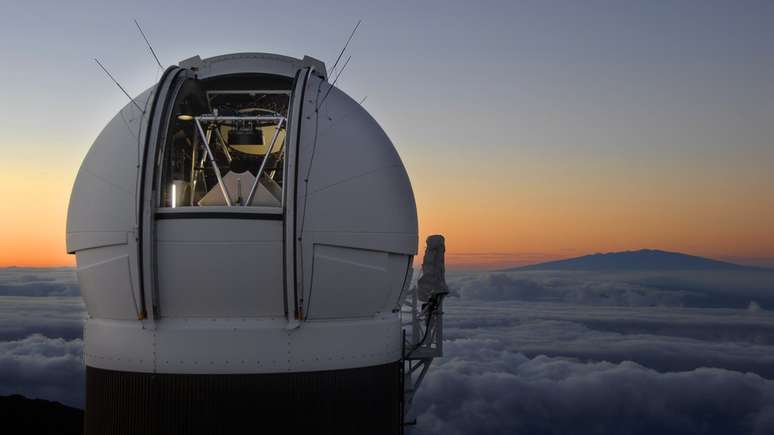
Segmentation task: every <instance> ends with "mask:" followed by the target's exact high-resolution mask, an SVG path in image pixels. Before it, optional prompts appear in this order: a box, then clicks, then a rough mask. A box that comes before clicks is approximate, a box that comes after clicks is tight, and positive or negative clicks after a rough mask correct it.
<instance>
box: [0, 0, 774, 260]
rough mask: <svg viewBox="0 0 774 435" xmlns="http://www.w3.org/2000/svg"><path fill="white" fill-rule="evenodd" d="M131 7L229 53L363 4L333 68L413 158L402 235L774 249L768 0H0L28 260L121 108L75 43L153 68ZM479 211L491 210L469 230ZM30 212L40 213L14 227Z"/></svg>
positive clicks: (327, 32) (146, 21)
mask: <svg viewBox="0 0 774 435" xmlns="http://www.w3.org/2000/svg"><path fill="white" fill-rule="evenodd" d="M134 18H136V19H138V20H139V21H140V23H141V24H142V25H143V27H144V29H145V31H146V33H147V34H148V36H149V37H150V39H151V41H152V42H153V44H154V46H155V48H156V51H157V52H158V54H159V56H160V58H161V60H162V62H163V63H164V64H165V65H169V64H173V63H177V62H178V61H180V60H182V59H184V58H187V57H189V56H192V55H196V54H199V55H201V56H202V57H207V56H212V55H217V54H223V53H229V52H238V51H266V52H277V53H282V54H287V55H291V56H298V57H301V56H303V55H311V56H314V57H317V58H319V59H321V60H323V61H325V62H326V63H328V65H331V64H332V63H333V61H334V60H335V58H336V55H337V54H338V51H339V49H340V48H341V46H342V45H343V43H344V41H345V39H346V37H347V35H348V34H349V32H350V30H351V29H352V27H353V26H354V24H355V23H356V22H357V20H358V19H362V20H363V24H362V25H361V27H360V29H359V30H358V34H357V35H356V37H355V39H354V40H353V42H352V44H351V47H350V49H349V52H350V54H351V55H352V61H351V62H350V64H349V66H348V67H347V70H346V71H345V72H344V74H343V75H342V77H341V79H340V80H339V85H340V86H341V87H342V88H343V89H344V90H345V91H346V92H348V93H349V94H350V95H352V96H353V97H354V98H355V99H357V100H360V99H362V98H364V97H367V100H366V103H365V106H366V108H367V109H368V110H369V111H371V113H372V114H373V115H374V117H375V118H376V119H378V120H379V122H380V123H381V124H382V125H383V127H384V128H385V130H386V131H387V133H388V134H389V135H390V137H391V138H392V139H393V141H394V142H395V144H396V147H397V148H398V150H399V152H400V153H401V156H402V157H403V159H404V162H405V163H406V166H407V168H408V170H409V173H410V175H411V176H412V181H413V185H414V189H415V193H416V195H417V201H418V205H419V209H420V232H421V233H422V234H427V233H433V232H443V233H445V234H447V236H448V238H449V239H450V240H452V241H456V247H455V245H450V247H451V249H452V251H455V250H456V252H458V253H460V254H466V253H481V252H496V253H501V254H504V255H505V256H506V257H507V258H508V260H507V261H510V262H511V263H513V262H515V261H516V260H517V259H518V258H519V257H518V256H519V255H523V254H524V253H525V252H530V253H534V252H540V254H541V255H543V257H545V258H555V257H558V256H561V255H562V253H563V252H567V251H577V252H579V253H586V252H593V251H606V250H621V249H638V248H645V247H650V248H662V249H672V250H679V251H684V252H689V253H693V254H700V255H708V256H715V257H722V258H726V259H735V260H739V261H743V262H748V263H755V264H774V236H772V235H771V232H770V231H768V226H766V225H763V223H762V222H765V221H767V220H768V221H771V220H772V219H774V202H773V201H772V200H771V196H770V195H767V193H768V192H769V191H770V187H771V186H772V185H774V175H772V174H774V171H773V170H772V167H774V146H773V145H772V137H774V123H772V122H771V121H772V119H774V82H772V80H771V77H774V45H772V44H771V41H772V40H774V30H773V29H774V26H772V25H771V23H772V22H774V3H771V2H765V1H745V2H734V1H725V2H721V1H681V2H667V1H648V2H633V1H630V2H620V1H618V2H613V1H589V2H576V1H487V2H481V3H476V2H461V1H445V2H439V1H424V2H402V1H395V2H379V3H376V2H354V1H338V2H325V1H316V2H292V1H282V2H274V3H272V2H234V1H219V2H213V1H209V2H205V1H199V0H190V1H185V2H179V1H169V2H149V1H135V2H96V1H95V2H86V1H74V2H54V1H29V2H8V3H6V4H5V5H4V6H3V8H2V14H0V56H2V58H3V65H4V67H3V68H2V69H0V83H2V85H0V100H2V101H3V103H4V104H2V105H0V128H2V129H3V131H4V136H3V139H0V149H1V150H2V152H3V154H4V159H3V160H4V161H5V163H4V164H3V166H4V167H3V169H4V171H3V172H5V173H6V175H5V176H6V177H8V180H9V181H8V182H9V183H12V184H15V185H20V186H23V185H25V184H28V183H29V181H25V179H24V176H23V175H24V174H22V173H21V172H22V170H24V169H25V168H35V169H36V171H37V172H35V174H34V175H33V178H36V179H39V180H43V181H41V183H44V185H45V186H50V187H47V188H46V189H45V191H44V192H40V193H35V192H38V190H33V189H30V190H29V191H25V190H24V189H23V188H22V187H18V188H15V190H14V191H12V193H15V194H16V196H17V197H18V198H19V199H18V201H17V203H19V204H24V203H25V198H27V197H29V195H39V196H40V198H41V200H39V201H36V202H37V205H35V206H33V207H31V208H29V209H26V210H21V209H20V208H16V207H14V211H13V212H12V213H11V214H10V215H6V217H5V219H6V220H8V222H7V223H6V225H5V227H6V228H14V229H15V230H14V232H15V233H16V234H19V237H22V236H23V237H26V239H28V240H32V239H33V238H41V240H40V241H39V244H40V246H41V248H40V249H38V251H46V252H49V251H51V252H55V254H56V256H55V258H54V254H50V256H52V259H51V261H48V262H46V261H41V262H40V263H41V264H63V263H67V261H66V257H64V254H63V253H62V250H63V239H64V237H63V236H62V232H63V226H62V225H63V222H62V221H63V220H64V213H65V208H66V200H54V199H51V198H61V197H66V195H67V194H68V193H69V186H71V183H72V179H73V177H74V175H75V172H76V171H77V167H78V165H79V163H80V161H81V159H82V157H83V155H84V154H85V152H86V150H87V149H88V147H89V146H90V144H91V142H92V140H93V138H94V137H96V135H97V133H98V132H99V130H100V129H101V128H102V126H103V125H104V124H105V123H106V122H107V121H108V120H109V119H110V118H111V117H112V116H113V114H114V113H115V112H116V111H117V110H118V108H120V107H121V106H123V105H124V104H126V98H125V97H124V96H123V95H122V94H121V93H120V92H119V91H118V89H116V88H115V86H114V85H113V84H112V83H111V82H110V81H109V80H108V79H107V78H106V77H104V75H103V73H102V72H101V71H100V70H99V69H98V67H97V66H96V65H95V64H94V62H93V60H92V58H94V57H99V58H101V59H102V60H103V61H104V62H105V64H106V65H107V66H108V67H109V68H110V70H111V71H112V72H113V74H114V75H115V76H116V77H117V78H118V79H119V81H121V83H122V84H123V85H124V86H125V87H126V88H127V89H128V90H129V91H130V92H131V93H132V94H137V93H139V92H140V91H142V90H143V89H145V88H147V87H149V86H150V85H151V84H152V83H153V82H154V81H155V79H156V77H157V76H158V74H159V71H158V68H157V67H156V66H155V63H154V62H153V60H152V58H151V57H150V55H149V54H148V52H147V49H146V47H145V45H144V42H143V41H142V39H141V37H140V36H139V34H138V32H137V30H136V29H135V27H134V24H133V23H132V19H134ZM6 165H7V166H6ZM26 175H28V176H29V174H26ZM3 181H4V182H5V180H3ZM54 186H56V187H54ZM460 203H465V204H468V207H466V210H464V211H462V212H460V211H459V207H458V204H460ZM482 208H486V209H487V210H488V211H489V214H491V215H493V216H498V217H499V219H495V220H492V221H490V222H487V223H486V225H485V226H484V225H481V227H482V228H474V229H471V228H470V225H469V224H468V223H469V222H470V219H475V216H477V215H478V214H479V213H478V211H479V210H480V209H482ZM46 210H49V211H50V212H46ZM31 214H35V215H40V214H47V215H49V216H50V218H49V220H42V221H39V222H38V221H36V224H35V227H34V229H33V228H32V227H30V228H27V229H24V228H25V225H26V224H25V222H28V221H29V220H30V215H31ZM483 227H486V228H483ZM589 227H592V231H589ZM39 228H46V229H48V230H47V231H50V235H49V236H46V238H45V239H43V236H42V235H38V234H37V233H38V232H39V231H40V230H39ZM3 231H5V232H0V240H3V241H5V242H6V243H13V242H15V240H16V239H14V237H13V234H11V233H10V230H8V231H6V230H3ZM25 231H26V232H25ZM503 233H507V234H508V236H507V237H505V238H503V237H502V234H503ZM46 234H48V233H46ZM36 240H37V239H36ZM36 243H38V242H36ZM55 245H56V246H55ZM509 255H510V257H509ZM25 258H26V257H25ZM20 263H24V261H20ZM0 264H11V260H7V261H4V262H2V261H0Z"/></svg>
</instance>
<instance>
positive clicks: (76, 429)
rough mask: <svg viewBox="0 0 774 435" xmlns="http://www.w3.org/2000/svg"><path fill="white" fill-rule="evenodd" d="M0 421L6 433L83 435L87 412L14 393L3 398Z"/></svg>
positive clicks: (0, 407)
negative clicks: (84, 414)
mask: <svg viewBox="0 0 774 435" xmlns="http://www.w3.org/2000/svg"><path fill="white" fill-rule="evenodd" d="M0 422H2V428H3V433H7V434H36V435H38V434H40V435H48V434H51V435H54V434H56V435H80V434H82V433H83V411H82V410H80V409H77V408H71V407H69V406H65V405H62V404H61V403H59V402H50V401H48V400H41V399H27V398H26V397H23V396H20V395H18V394H14V395H13V396H0Z"/></svg>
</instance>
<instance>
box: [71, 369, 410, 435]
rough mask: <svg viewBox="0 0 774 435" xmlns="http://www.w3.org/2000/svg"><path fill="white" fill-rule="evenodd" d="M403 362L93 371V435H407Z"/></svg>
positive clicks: (89, 410)
mask: <svg viewBox="0 0 774 435" xmlns="http://www.w3.org/2000/svg"><path fill="white" fill-rule="evenodd" d="M402 389H403V388H402V379H401V367H400V362H395V363H392V364H386V365H381V366H374V367H363V368H356V369H346V370H330V371H320V372H304V373H279V374H246V375H173V374H150V373H133V372H118V371H112V370H103V369H97V368H93V367H86V415H85V426H86V427H85V433H86V435H119V434H120V435H198V434H208V435H216V434H223V435H232V434H269V433H279V432H280V431H282V432H283V433H286V434H293V433H309V434H326V433H336V434H385V435H386V434H390V435H394V434H400V433H402V427H403V425H402V414H401V407H402V392H403V391H402Z"/></svg>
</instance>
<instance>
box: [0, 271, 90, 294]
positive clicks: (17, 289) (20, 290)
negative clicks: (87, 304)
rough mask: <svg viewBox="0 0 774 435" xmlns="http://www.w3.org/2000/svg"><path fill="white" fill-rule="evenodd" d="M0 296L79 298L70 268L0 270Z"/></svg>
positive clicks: (73, 273)
mask: <svg viewBox="0 0 774 435" xmlns="http://www.w3.org/2000/svg"><path fill="white" fill-rule="evenodd" d="M0 296H80V291H79V289H78V281H77V278H76V276H75V271H74V270H73V269H70V268H55V269H53V268H52V269H38V268H21V267H9V268H0Z"/></svg>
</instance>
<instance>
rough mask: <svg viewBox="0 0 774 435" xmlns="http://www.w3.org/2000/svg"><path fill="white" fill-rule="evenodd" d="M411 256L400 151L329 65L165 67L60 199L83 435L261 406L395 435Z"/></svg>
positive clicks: (208, 421)
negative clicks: (79, 346) (75, 312)
mask: <svg viewBox="0 0 774 435" xmlns="http://www.w3.org/2000/svg"><path fill="white" fill-rule="evenodd" d="M416 249H417V216H416V206H415V203H414V197H413V193H412V189H411V184H410V182H409V179H408V176H407V174H406V171H405V168H404V166H403V164H402V162H401V159H400V157H399V156H398V153H397V152H396V150H395V148H394V146H393V145H392V143H391V141H390V139H389V138H388V137H387V135H386V134H385V133H384V131H383V130H382V129H381V127H380V126H379V124H378V123H377V122H376V121H375V120H374V119H373V118H372V117H371V116H370V115H369V114H368V112H367V111H366V110H365V109H364V108H363V107H362V106H361V105H360V104H358V103H357V102H356V101H354V100H353V99H351V98H350V97H349V96H347V95H346V94H345V93H344V92H342V91H341V90H339V89H337V88H336V87H334V86H332V85H331V84H330V83H329V82H328V80H327V73H326V69H325V66H324V64H323V63H322V62H320V61H318V60H316V59H313V58H310V57H304V58H303V59H295V58H290V57H285V56H279V55H274V54H263V53H239V54H231V55H225V56H218V57H213V58H209V59H201V58H199V57H198V56H197V57H194V58H191V59H187V60H185V61H183V62H181V63H180V64H179V65H178V66H173V67H170V68H168V69H167V70H166V71H165V72H164V74H163V75H162V77H161V79H160V80H159V82H158V83H156V84H155V85H154V86H153V87H151V88H150V89H148V90H147V91H145V92H143V93H142V94H141V95H139V96H138V97H136V98H135V100H134V102H131V103H129V104H127V105H126V106H125V107H124V108H123V109H121V110H120V111H119V113H118V114H117V115H116V116H115V117H114V118H113V119H112V120H111V121H110V122H109V123H108V124H107V126H106V127H105V128H104V129H103V130H102V132H101V133H100V134H99V136H98V137H97V139H96V140H95V142H94V144H93V146H92V147H91V149H90V150H89V152H88V154H87V155H86V157H85V159H84V161H83V164H82V166H81V168H80V170H79V172H78V175H77V178H76V181H75V184H74V186H73V191H72V195H71V198H70V205H69V209H68V217H67V250H68V252H69V253H71V254H75V256H76V259H77V274H78V279H79V281H80V285H81V292H82V295H83V299H84V301H85V303H86V308H87V311H88V319H87V321H86V326H85V333H84V340H85V362H86V366H87V404H86V431H87V433H88V434H97V433H99V434H108V433H230V432H228V431H227V430H226V429H223V428H227V427H232V428H233V427H236V426H234V425H241V424H243V423H245V422H246V420H245V419H246V418H248V417H249V419H251V420H254V417H255V412H257V410H260V413H261V414H262V415H266V416H267V418H268V416H273V417H272V418H280V419H281V418H292V417H293V416H296V415H302V414H303V415H304V416H306V417H308V418H309V421H308V422H311V421H312V420H313V419H314V418H323V419H327V420H326V421H335V422H336V423H335V424H337V425H338V426H337V427H339V428H341V432H342V433H346V432H348V430H347V427H348V426H347V425H352V427H351V429H352V431H353V432H354V431H355V427H356V426H357V425H359V423H358V421H360V420H361V419H362V420H363V421H370V422H372V424H376V425H377V426H375V427H376V429H374V430H369V431H367V432H369V433H399V431H400V430H401V429H400V428H399V427H398V426H396V424H402V421H401V420H400V419H399V417H400V416H399V414H400V412H401V410H400V408H399V407H396V405H395V404H396V403H399V401H400V399H399V396H400V395H401V394H402V384H401V382H402V381H401V376H400V368H399V365H400V364H399V361H400V359H401V356H402V353H401V352H402V351H401V344H402V338H401V325H400V321H399V318H398V314H397V310H398V308H399V301H400V300H401V295H402V293H403V292H404V290H405V289H406V287H407V285H408V282H409V281H410V271H411V265H412V259H413V256H414V255H415V254H416ZM344 410H346V415H347V416H348V418H347V419H346V421H344V420H342V421H339V419H344V413H345V411H344ZM353 415H354V416H357V417H356V418H354V420H353V417H352V416H353ZM224 416H226V417H227V418H226V417H224ZM214 418H217V420H218V422H217V424H219V425H220V426H217V427H218V428H220V429H218V430H214V429H213V427H214V426H212V425H213V424H215V423H214V422H213V419H214ZM224 418H225V420H224ZM228 418H230V419H232V420H230V421H229V422H226V420H227V419H228ZM182 421H184V422H186V423H185V424H186V425H185V426H184V427H186V428H188V429H189V430H184V431H180V430H179V428H180V427H183V426H180V424H182V423H181V422H182ZM304 421H306V420H304ZM396 422H398V423H396ZM291 423H292V424H294V425H295V424H301V423H296V422H291ZM310 424H311V423H310ZM229 425H231V426H229ZM358 427H359V426H358ZM116 428H120V429H116ZM221 430H222V431H221Z"/></svg>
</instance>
